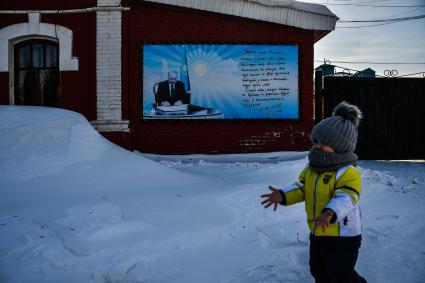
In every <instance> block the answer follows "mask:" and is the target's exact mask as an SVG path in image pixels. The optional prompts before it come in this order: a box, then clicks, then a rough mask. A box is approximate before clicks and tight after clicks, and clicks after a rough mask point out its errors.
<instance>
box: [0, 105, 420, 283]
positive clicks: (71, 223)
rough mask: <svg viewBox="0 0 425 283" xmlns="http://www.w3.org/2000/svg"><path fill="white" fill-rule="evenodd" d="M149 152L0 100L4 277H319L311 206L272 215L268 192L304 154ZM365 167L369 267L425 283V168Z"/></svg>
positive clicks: (244, 282)
mask: <svg viewBox="0 0 425 283" xmlns="http://www.w3.org/2000/svg"><path fill="white" fill-rule="evenodd" d="M144 156H148V157H149V158H151V159H154V160H156V161H157V162H154V161H152V160H150V159H147V158H145V157H143V156H141V155H140V154H137V153H132V152H128V151H126V150H124V149H121V148H119V147H118V146H116V145H114V144H112V143H110V142H108V141H107V140H105V139H104V138H103V137H102V136H100V135H99V134H98V133H97V132H96V131H95V130H94V129H93V128H92V127H91V125H90V124H89V123H88V122H87V120H86V119H85V118H84V117H82V116H81V115H79V114H76V113H74V112H70V111H66V110H60V109H52V108H41V107H14V106H0V282H7V283H12V282H14V283H15V282H16V283H17V282H22V283H24V282H35V283H37V282H43V283H46V282H52V283H53V282H55V283H57V282H64V283H67V282H70V283H71V282H72V283H75V282H82V283H84V282H89V283H110V282H114V283H124V282H125V283H136V282H139V283H140V282H159V283H161V282H164V283H165V282H167V283H169V282H177V283H191V282H196V283H198V282H202V283H210V282H211V283H217V282H227V283H254V282H255V283H257V282H264V283H267V282H269V283H271V282H297V283H303V282H305V283H306V282H312V278H311V276H310V274H309V270H308V233H309V232H308V229H307V226H306V224H305V212H304V207H303V205H302V204H299V205H294V206H292V207H279V209H278V211H277V212H276V213H274V212H272V211H270V210H264V209H263V208H262V207H261V206H260V198H259V196H260V195H261V194H263V193H264V192H265V191H266V188H267V186H268V185H275V186H285V185H288V184H289V183H291V182H293V181H294V180H295V179H296V178H297V176H298V173H299V172H300V171H301V170H302V168H304V166H305V163H306V160H305V159H304V156H305V153H286V152H282V153H268V154H251V155H222V156H214V157H210V156H207V155H193V156H168V157H164V156H155V155H144ZM241 161H244V162H241ZM360 171H361V172H362V175H363V191H362V195H361V206H362V215H363V224H364V225H363V244H362V248H361V250H360V256H359V260H358V264H357V267H358V270H359V271H360V273H361V274H362V275H364V276H365V277H366V278H367V279H368V282H371V283H376V282H382V283H384V282H385V283H396V282H422V281H423V278H424V277H425V271H424V270H425V269H424V266H425V248H424V247H425V240H424V239H425V238H424V237H423V235H424V234H425V224H424V222H423V221H421V220H422V219H424V217H425V209H424V207H425V190H424V187H425V165H424V163H402V162H378V161H368V162H365V161H363V162H360Z"/></svg>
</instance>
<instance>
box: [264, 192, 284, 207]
mask: <svg viewBox="0 0 425 283" xmlns="http://www.w3.org/2000/svg"><path fill="white" fill-rule="evenodd" d="M269 190H270V191H272V192H271V194H265V195H261V197H262V198H266V199H265V200H264V201H263V202H262V203H261V205H264V208H268V207H269V206H271V205H272V204H274V207H273V211H276V208H277V205H278V204H279V203H282V201H283V197H282V193H281V192H280V191H279V190H278V189H276V188H275V187H272V186H269Z"/></svg>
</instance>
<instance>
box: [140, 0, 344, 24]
mask: <svg viewBox="0 0 425 283" xmlns="http://www.w3.org/2000/svg"><path fill="white" fill-rule="evenodd" d="M146 1H149V2H156V3H161V4H168V5H174V6H180V7H186V8H193V9H198V10H204V11H209V12H215V13H221V14H226V15H233V16H239V17H244V18H250V19H255V20H261V21H266V22H272V23H277V24H282V25H287V26H293V27H297V28H302V29H309V30H318V31H332V30H334V29H335V24H336V21H337V20H338V17H337V16H336V15H335V14H333V13H332V12H331V11H330V10H329V9H328V8H327V7H326V6H323V5H319V4H312V3H304V2H299V1H294V0H198V1H193V0H146Z"/></svg>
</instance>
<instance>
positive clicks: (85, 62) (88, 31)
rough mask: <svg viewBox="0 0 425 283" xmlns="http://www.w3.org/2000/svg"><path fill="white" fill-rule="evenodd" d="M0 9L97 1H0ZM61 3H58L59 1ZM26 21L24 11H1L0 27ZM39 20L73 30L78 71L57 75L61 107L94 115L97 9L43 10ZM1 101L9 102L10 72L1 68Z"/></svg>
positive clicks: (88, 4)
mask: <svg viewBox="0 0 425 283" xmlns="http://www.w3.org/2000/svg"><path fill="white" fill-rule="evenodd" d="M0 2H1V4H0V9H2V10H31V9H35V10H44V9H45V10H49V9H74V8H86V7H93V6H96V1H95V0H91V1H85V0H77V1H75V0H74V1H61V2H59V1H41V0H40V1H33V0H26V1H23V0H14V1H0ZM58 3H60V5H59V4H58ZM23 22H28V16H27V15H1V16H0V29H1V28H3V27H6V26H9V25H13V24H17V23H23ZM41 22H42V23H50V24H57V25H61V26H64V27H67V28H69V29H71V30H72V31H73V51H72V55H73V56H74V57H77V58H78V61H79V62H78V63H79V70H78V71H63V72H61V77H60V86H61V90H60V105H59V106H60V107H61V108H65V109H70V110H73V111H77V112H80V113H82V114H83V115H84V116H86V118H87V119H89V120H94V119H96V13H84V14H61V15H53V14H52V15H51V14H42V15H41ZM0 104H9V73H8V72H0Z"/></svg>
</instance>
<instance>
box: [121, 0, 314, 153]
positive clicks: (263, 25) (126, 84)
mask: <svg viewBox="0 0 425 283" xmlns="http://www.w3.org/2000/svg"><path fill="white" fill-rule="evenodd" d="M124 4H125V5H129V6H130V8H131V11H130V12H129V13H128V14H127V15H126V16H125V17H124V25H123V26H124V35H123V43H124V46H123V99H124V103H123V110H124V113H125V112H128V115H129V116H128V118H129V119H130V126H131V130H132V143H133V147H134V148H135V149H137V150H139V151H142V152H153V153H164V154H183V153H232V152H266V151H279V150H305V149H306V148H307V147H308V146H309V143H310V142H309V139H308V134H309V132H310V130H311V128H312V126H313V43H314V40H313V32H312V31H308V30H303V29H298V28H292V27H286V26H282V25H277V24H272V23H267V22H261V21H255V20H250V19H245V18H240V17H234V16H228V15H221V14H216V13H209V12H204V11H198V10H193V9H185V8H180V7H173V6H167V5H161V4H154V3H147V2H141V1H135V0H130V1H126V3H124ZM143 41H147V42H157V43H167V42H189V43H209V42H213V43H241V44H256V43H272V44H273V43H279V44H298V45H299V56H300V61H299V68H300V84H299V89H300V116H301V118H300V121H297V122H293V121H292V122H291V121H284V120H274V121H273V120H234V121H232V120H230V121H229V120H227V121H216V120H214V121H208V120H207V121H199V120H198V121H195V120H193V121H187V120H184V121H175V120H174V121H144V120H142V119H141V112H140V105H141V98H140V91H139V89H140V87H141V85H140V84H141V83H142V82H141V81H140V79H139V75H140V74H139V68H140V67H141V66H140V63H139V56H140V54H139V48H140V44H141V42H143ZM127 92H128V93H127Z"/></svg>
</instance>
